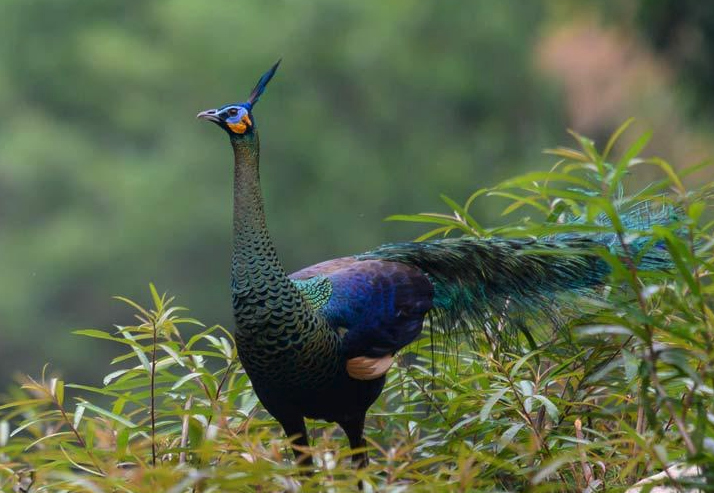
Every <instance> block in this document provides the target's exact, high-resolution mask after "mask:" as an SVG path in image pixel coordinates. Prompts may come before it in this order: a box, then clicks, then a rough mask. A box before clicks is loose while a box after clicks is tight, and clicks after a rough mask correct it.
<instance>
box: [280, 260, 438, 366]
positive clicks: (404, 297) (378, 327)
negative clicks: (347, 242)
mask: <svg viewBox="0 0 714 493" xmlns="http://www.w3.org/2000/svg"><path fill="white" fill-rule="evenodd" d="M315 276H322V277H327V278H328V279H329V280H330V282H331V284H332V295H331V296H330V299H329V301H328V302H327V304H325V305H324V306H323V307H322V308H321V309H320V312H321V313H322V314H323V315H324V316H325V318H326V319H327V320H328V322H329V323H330V325H331V326H332V327H333V328H335V329H338V328H340V327H344V328H346V329H347V333H346V334H345V336H344V339H343V343H344V347H345V351H346V356H347V357H348V358H352V357H355V356H370V357H379V356H384V355H385V354H393V353H394V352H395V351H397V350H398V349H400V348H402V347H404V346H406V345H407V344H409V343H410V342H412V341H413V340H414V339H415V338H416V337H417V336H418V335H419V333H420V332H421V329H422V325H423V322H424V316H425V314H426V313H427V312H428V311H429V310H430V309H431V308H432V306H433V303H432V299H433V295H434V289H433V287H432V285H431V282H430V281H429V279H428V278H427V277H426V275H424V274H423V273H422V272H421V271H420V270H419V269H417V268H416V267H412V266H409V265H406V264H402V263H399V262H389V261H384V260H356V259H355V258H353V257H343V258H338V259H334V260H328V261H326V262H322V263H319V264H316V265H313V266H310V267H307V268H305V269H302V270H300V271H298V272H295V273H294V274H292V275H291V276H290V277H291V278H293V279H310V278H312V277H315Z"/></svg>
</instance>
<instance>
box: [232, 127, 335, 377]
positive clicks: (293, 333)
mask: <svg viewBox="0 0 714 493" xmlns="http://www.w3.org/2000/svg"><path fill="white" fill-rule="evenodd" d="M231 143H232V145H233V151H234V153H235V186H234V187H235V191H234V194H235V195H234V211H233V212H234V216H233V228H234V240H233V241H234V245H233V248H234V250H233V266H232V294H233V315H234V317H235V321H236V345H237V348H238V356H239V357H240V360H241V363H242V364H243V367H244V368H245V369H246V371H247V372H248V375H249V376H250V377H251V380H252V381H253V383H254V385H258V384H260V385H272V386H273V387H275V388H280V389H285V390H289V389H293V390H294V389H295V388H313V387H314V388H319V387H320V386H324V385H326V382H329V381H331V379H333V378H334V376H335V375H337V374H339V368H341V366H340V363H339V362H340V358H339V355H340V354H341V353H340V342H339V336H338V335H337V333H336V332H335V331H333V330H332V329H331V328H330V327H329V326H328V325H327V324H326V322H325V320H324V319H323V318H322V317H319V316H318V315H317V313H316V312H315V311H314V310H313V309H312V308H311V307H310V305H309V304H308V302H307V301H306V300H305V299H304V297H303V296H302V295H301V294H300V291H298V289H297V287H296V286H295V284H294V283H293V282H292V281H291V280H290V278H288V276H287V274H286V273H285V270H284V269H283V266H282V265H281V263H280V261H279V260H278V257H277V254H276V252H275V247H274V246H273V242H272V241H271V239H270V235H269V234H268V230H267V227H266V224H265V212H264V210H263V198H262V194H261V191H260V178H259V173H258V161H259V156H260V146H259V142H258V136H257V134H255V133H251V134H250V135H246V136H243V137H240V138H236V139H232V140H231ZM307 348H310V349H309V350H308V349H307ZM316 361H318V362H319V363H315V362H316Z"/></svg>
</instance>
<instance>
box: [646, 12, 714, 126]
mask: <svg viewBox="0 0 714 493" xmlns="http://www.w3.org/2000/svg"><path fill="white" fill-rule="evenodd" d="M636 19H637V24H638V26H639V28H640V30H641V31H642V32H643V33H644V36H645V38H646V39H647V40H648V41H649V42H650V43H651V45H652V46H653V47H654V48H655V49H656V50H657V51H658V52H660V53H661V54H663V55H664V56H666V57H667V59H668V60H669V62H670V63H671V65H672V67H673V68H674V69H675V70H676V71H677V74H678V78H679V79H680V80H681V81H682V83H683V84H685V85H686V86H687V87H688V88H689V89H690V91H691V93H692V94H691V95H692V98H691V101H690V109H691V110H692V112H693V113H694V114H695V115H698V116H702V115H704V114H708V115H709V116H710V117H711V116H714V93H713V92H712V90H711V88H712V85H714V3H712V2H702V1H697V0H650V1H647V2H639V9H638V11H637V16H636Z"/></svg>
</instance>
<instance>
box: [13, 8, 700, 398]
mask: <svg viewBox="0 0 714 493" xmlns="http://www.w3.org/2000/svg"><path fill="white" fill-rule="evenodd" d="M279 57H282V58H283V64H282V66H281V68H280V71H279V72H278V75H277V77H276V78H275V79H274V80H273V82H272V83H271V85H270V87H269V88H268V90H267V92H266V94H265V96H264V97H263V99H262V100H261V103H260V105H259V106H258V107H257V110H256V112H255V115H256V118H257V119H258V121H259V125H260V128H261V140H262V147H263V156H262V167H261V171H262V177H263V187H264V192H265V197H266V210H267V214H268V220H269V226H270V228H271V230H272V232H273V236H274V239H275V242H276V244H277V247H278V251H279V253H280V255H281V256H282V258H283V260H284V263H285V265H286V267H287V268H288V269H289V270H295V269H298V268H300V267H302V266H304V265H307V264H310V263H314V262H317V261H320V260H324V259H327V258H331V257H336V256H340V255H345V254H350V253H354V252H359V251H363V250H366V249H369V248H371V247H374V246H376V245H378V244H380V243H383V242H387V241H393V240H404V239H410V238H413V237H414V236H416V235H417V233H418V231H419V229H418V228H415V227H414V226H412V225H407V224H399V223H388V222H384V221H383V219H384V218H385V217H386V216H388V215H390V214H394V213H412V212H419V211H425V210H442V211H444V210H445V207H444V206H443V204H441V203H440V201H439V194H440V193H445V194H447V195H449V196H450V197H452V198H454V199H455V200H457V201H459V202H461V201H463V200H464V199H465V198H466V197H467V196H468V195H469V194H470V193H471V192H472V191H473V190H474V189H476V188H478V187H480V186H485V185H493V184H495V183H496V182H497V181H498V180H500V179H503V178H506V177H508V176H510V175H513V174H515V173H519V172H523V171H525V170H545V169H547V167H548V166H549V165H550V164H552V162H553V159H552V158H549V157H548V156H544V155H543V154H541V152H540V151H541V150H542V149H543V148H545V147H548V146H554V145H558V144H566V143H568V142H569V137H568V136H567V134H566V129H567V128H572V129H574V130H577V131H578V132H581V133H584V134H587V135H589V136H591V137H593V138H595V140H596V141H597V142H598V143H600V144H602V143H603V141H604V140H605V139H606V138H607V136H608V135H609V133H610V132H612V131H613V130H614V129H615V128H616V127H617V126H618V125H619V124H620V123H622V122H623V121H624V120H625V119H627V118H628V117H630V116H634V117H636V118H637V124H636V126H637V128H639V129H652V130H653V131H654V139H653V142H652V144H651V145H650V147H649V150H648V152H649V153H650V154H656V155H659V156H662V157H664V158H666V159H669V160H671V161H672V163H673V164H674V165H675V166H680V167H681V166H685V165H690V164H694V163H695V162H697V161H699V160H702V159H704V158H706V157H708V156H712V155H714V152H713V151H714V139H713V137H714V125H713V123H714V122H713V121H712V116H713V115H714V92H713V90H712V87H714V3H712V2H702V1H700V0H691V1H690V0H649V1H641V2H640V1H636V0H629V1H624V0H612V1H605V0H603V1H601V2H581V1H565V0H547V1H546V0H543V1H529V2H523V1H521V0H500V1H498V2H493V1H486V0H483V1H470V2H437V1H423V0H397V1H391V2H364V1H340V2H336V1H334V0H314V1H311V2H305V1H298V0H283V1H277V0H271V1H263V2H234V1H229V0H222V1H218V0H213V1H211V2H195V1H192V0H157V1H152V2H126V1H123V0H111V1H107V0H105V1H102V2H86V1H84V0H64V1H62V2H57V1H52V0H43V1H36V0H3V2H2V15H0V388H2V387H3V386H4V385H5V384H6V383H7V382H8V381H9V380H10V379H11V378H12V377H13V375H14V374H16V373H30V374H37V373H38V372H39V371H40V369H41V368H42V365H43V364H44V363H45V362H51V363H52V368H53V369H54V371H56V372H59V373H62V374H64V375H65V376H66V377H68V378H71V379H77V380H80V381H84V382H94V381H96V380H97V378H98V377H99V375H102V374H103V373H104V372H105V370H106V368H107V365H108V363H107V361H108V359H109V358H108V357H109V356H111V355H110V354H108V353H107V351H108V349H109V345H108V346H104V345H102V344H101V343H92V342H91V340H89V339H88V338H80V337H77V336H73V335H71V334H70V331H71V329H73V328H88V327H101V328H107V327H110V326H111V325H112V324H127V323H129V322H131V312H130V310H128V309H127V308H126V307H125V306H124V305H122V304H120V303H119V302H116V301H113V300H112V296H113V295H118V294H121V295H125V296H128V297H131V298H134V299H137V300H138V301H141V302H148V289H147V285H148V283H149V282H150V281H151V282H154V283H155V284H156V285H157V286H158V288H159V289H160V290H168V291H169V292H170V293H171V294H173V295H175V296H177V298H178V301H179V304H183V305H186V306H189V307H190V308H191V314H192V315H194V316H195V317H197V318H199V319H201V320H203V321H204V322H206V323H208V324H214V323H220V324H222V325H225V326H226V327H232V321H231V316H230V302H229V299H230V298H229V283H228V280H229V269H228V266H229V257H230V243H231V242H230V239H231V217H230V214H231V186H232V182H231V179H232V176H231V164H232V161H231V154H230V149H229V146H228V145H227V142H226V138H225V136H224V135H223V134H222V133H221V132H220V131H219V130H218V129H217V128H214V127H213V126H210V125H208V124H206V123H200V122H197V121H196V120H195V119H194V115H195V114H196V113H197V112H198V111H199V110H202V109H206V108H211V107H215V106H217V105H221V104H223V103H227V102H232V101H235V100H243V99H244V98H245V97H246V96H247V94H248V93H249V91H250V90H251V89H252V87H253V85H254V83H255V82H256V80H257V78H258V76H259V75H260V74H261V73H262V72H263V71H264V70H266V69H267V68H268V67H269V66H270V65H271V64H272V63H273V62H274V61H275V60H276V59H277V58H279ZM635 133H636V132H635ZM633 137H634V136H633ZM488 203H489V202H486V203H485V206H482V207H481V208H480V209H479V210H477V211H475V213H476V216H477V218H478V219H480V220H481V221H484V222H486V223H489V224H493V223H494V222H497V221H502V219H501V218H499V217H498V208H497V207H493V208H491V207H488ZM480 204H481V203H480ZM92 344H95V345H92Z"/></svg>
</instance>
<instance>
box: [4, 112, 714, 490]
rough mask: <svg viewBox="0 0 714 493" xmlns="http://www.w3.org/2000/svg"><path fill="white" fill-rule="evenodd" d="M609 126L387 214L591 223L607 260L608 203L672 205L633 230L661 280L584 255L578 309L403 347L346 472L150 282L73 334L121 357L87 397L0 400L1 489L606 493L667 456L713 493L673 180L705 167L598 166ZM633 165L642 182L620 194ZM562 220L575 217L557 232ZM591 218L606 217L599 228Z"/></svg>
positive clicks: (695, 263)
mask: <svg viewBox="0 0 714 493" xmlns="http://www.w3.org/2000/svg"><path fill="white" fill-rule="evenodd" d="M626 127H627V124H626V125H623V127H621V128H620V129H619V130H618V131H617V132H616V133H615V134H614V136H613V137H612V138H611V139H610V141H609V142H608V143H607V145H606V146H605V148H604V149H603V150H602V151H597V150H596V149H595V147H594V145H593V143H592V142H591V141H590V140H588V139H587V138H584V137H582V136H580V135H577V134H574V137H575V138H576V141H577V146H576V147H577V148H575V149H571V148H565V147H559V148H556V149H553V150H550V151H549V152H550V153H551V154H553V155H555V156H556V157H557V158H558V159H559V161H558V162H557V164H556V165H555V166H553V168H552V169H551V171H550V172H534V173H528V174H526V175H522V176H518V177H516V178H512V179H509V180H506V181H504V182H501V183H500V184H499V185H497V186H495V187H493V188H484V189H481V190H478V191H476V192H475V193H474V194H473V195H472V196H471V197H470V198H469V199H468V200H467V201H466V203H465V204H463V205H461V204H458V203H456V202H455V201H453V200H451V199H449V198H448V197H443V198H444V201H445V203H446V204H447V205H448V207H449V208H450V209H451V212H450V213H449V214H419V215H414V216H394V217H392V219H396V220H409V221H417V222H423V223H429V224H433V225H436V229H434V230H432V231H430V232H428V233H426V234H425V235H423V236H422V238H425V237H428V236H433V235H447V234H473V235H481V236H490V235H499V236H521V237H522V236H527V235H534V236H541V235H550V234H556V233H558V234H563V233H567V232H571V231H572V232H574V231H577V232H581V233H582V232H590V233H592V234H599V233H602V232H603V231H604V230H607V231H611V232H615V233H616V234H617V238H618V240H619V245H617V246H616V248H613V251H616V250H617V251H625V252H627V251H628V248H627V245H629V244H631V243H632V242H634V241H637V240H638V236H639V237H640V239H641V236H642V233H638V232H635V231H629V230H627V229H626V228H625V226H623V224H622V222H621V220H620V217H621V213H622V212H623V211H626V210H632V209H633V208H639V209H638V210H641V211H642V213H643V217H645V215H646V213H647V211H645V207H649V208H650V211H655V212H656V211H658V210H663V211H668V210H671V209H670V208H671V206H674V207H675V208H676V209H677V210H679V211H681V212H680V214H679V215H678V216H679V217H678V220H676V221H675V222H674V223H673V224H672V225H671V227H663V226H655V227H653V228H652V229H651V231H648V232H647V233H646V234H647V235H648V236H650V235H651V238H652V240H651V241H649V247H650V248H660V247H664V248H666V249H667V251H668V252H669V253H670V255H671V256H672V260H673V268H672V269H671V270H669V271H667V272H642V271H640V270H638V268H637V259H636V258H630V256H628V255H624V256H619V257H618V256H615V255H613V254H611V252H610V251H609V250H608V249H605V248H603V249H602V251H599V252H597V254H598V255H600V256H602V258H603V259H604V260H606V261H607V262H608V263H609V265H610V266H611V268H612V274H611V279H610V281H611V282H610V283H609V286H608V287H607V288H605V289H603V290H602V291H601V292H600V293H599V296H598V297H597V299H593V300H588V301H587V303H585V302H584V301H583V300H578V304H577V307H576V308H577V309H575V310H572V311H573V314H572V315H573V317H572V318H571V320H570V322H569V323H568V324H566V325H565V326H562V327H559V328H558V330H554V329H553V328H552V327H540V328H539V330H537V331H536V332H535V336H534V337H525V336H524V335H523V334H513V335H512V337H510V338H507V339H506V340H500V341H499V340H495V339H492V338H487V337H484V338H483V339H480V340H477V341H473V346H475V347H472V346H470V345H467V343H465V342H464V343H463V344H462V345H460V346H459V347H458V348H456V349H458V350H457V351H453V349H454V348H451V347H449V348H448V351H447V347H446V346H445V345H444V344H445V343H443V342H441V341H439V340H438V339H437V340H435V341H429V339H428V338H427V339H425V340H422V341H420V342H418V343H415V344H414V345H413V346H412V347H410V351H409V352H408V353H406V354H404V355H402V356H401V359H400V363H399V365H398V367H396V368H394V369H393V370H392V371H391V372H390V375H389V381H388V384H387V386H386V389H385V392H384V393H383V394H382V396H381V398H380V399H379V401H378V402H377V403H376V404H375V406H374V407H373V408H372V413H371V415H370V417H369V419H368V426H367V436H368V441H369V445H370V453H371V457H372V463H371V464H370V466H369V467H368V468H367V469H365V470H362V471H354V470H352V469H351V467H350V465H349V460H346V456H347V455H348V454H349V450H348V448H347V446H346V443H345V440H344V439H343V437H341V436H338V435H337V432H336V430H335V427H334V426H331V425H326V424H322V425H319V424H318V423H315V424H314V425H317V432H316V433H315V434H314V435H315V436H314V437H313V438H314V440H313V445H314V449H313V453H314V454H315V456H316V458H317V459H318V466H317V472H316V473H315V474H314V475H307V471H305V470H300V469H299V468H298V467H296V466H295V465H293V464H292V462H291V461H290V460H289V459H288V457H289V454H288V453H287V444H288V442H287V440H286V439H284V438H283V437H282V436H281V434H280V429H279V427H278V426H277V425H276V423H274V422H273V421H272V420H270V419H269V417H268V416H267V415H266V414H265V412H264V411H263V410H261V408H260V405H259V404H258V403H257V401H256V398H255V396H254V395H253V393H252V392H251V388H250V382H249V381H248V379H247V377H246V375H245V374H244V373H243V371H242V370H241V368H240V365H239V363H238V362H237V361H236V358H235V347H234V345H233V342H232V341H233V338H232V336H231V331H230V330H226V329H225V328H223V327H221V326H218V325H214V326H211V327H206V326H204V325H203V324H201V323H200V322H198V321H196V320H194V319H192V318H189V317H188V315H186V311H185V310H184V309H182V308H179V307H178V306H177V305H176V304H175V302H174V300H173V299H172V298H171V297H169V296H168V295H165V294H164V295H160V294H159V293H158V292H157V290H156V289H155V288H154V287H153V285H152V286H151V303H150V307H144V306H141V305H139V304H138V303H136V302H134V301H131V300H128V299H125V298H119V300H120V301H122V302H124V303H126V304H128V305H129V306H130V307H131V308H132V310H133V311H135V312H136V318H137V321H138V322H137V323H136V325H132V326H117V327H116V328H115V329H113V330H96V329H87V330H79V331H75V334H78V335H81V336H84V337H90V338H95V339H99V340H102V341H108V342H110V343H111V344H113V345H116V346H120V347H122V348H123V349H124V354H121V355H120V356H118V357H116V358H115V359H114V360H113V361H112V363H113V364H114V365H116V366H117V368H118V369H117V370H116V371H113V372H112V373H110V374H108V375H107V376H106V377H104V382H103V386H98V387H93V386H89V385H85V384H74V383H68V382H64V381H62V380H60V379H58V378H54V377H52V376H51V371H50V370H48V369H45V370H43V372H42V375H40V376H39V377H38V378H29V377H27V378H25V379H24V380H23V382H22V386H21V388H20V387H17V388H13V389H11V390H10V391H9V394H8V395H6V396H4V397H3V400H4V402H3V403H2V404H0V489H2V490H3V491H5V490H7V491H10V490H12V491H25V492H29V491H33V492H34V491H37V492H39V491H72V492H100V491H102V492H103V491H117V492H120V491H125V492H135V493H139V492H155V491H166V492H172V493H183V492H199V491H201V492H210V491H296V490H297V489H298V487H299V486H298V484H300V485H302V488H303V490H302V491H325V490H327V491H343V490H344V491H350V490H351V491H354V490H356V487H357V483H358V481H359V480H361V481H363V483H364V485H365V487H366V488H368V489H369V488H372V489H375V490H379V491H388V492H400V491H438V490H439V489H442V490H444V491H494V490H495V491H522V490H528V491H574V490H578V491H618V490H624V489H625V487H626V486H628V485H631V484H633V483H634V482H636V480H638V479H640V478H642V477H644V476H647V475H649V474H650V473H652V472H653V471H659V470H662V469H663V468H665V467H666V466H667V465H671V464H674V463H686V464H696V465H700V466H701V467H702V471H703V477H702V478H695V479H687V480H678V481H677V486H678V487H679V488H683V487H685V486H687V485H688V484H697V485H699V487H700V488H701V489H703V490H706V491H714V486H713V485H714V470H712V468H711V464H714V418H713V416H714V391H713V390H712V389H714V312H713V311H712V306H713V302H714V286H713V285H712V283H711V279H710V271H711V269H712V266H711V262H712V248H714V233H713V232H712V228H713V227H714V222H706V220H705V218H706V216H707V214H706V208H707V207H708V206H709V201H708V198H709V196H710V193H711V189H712V186H714V184H711V183H710V184H707V185H704V186H702V187H700V188H699V189H697V190H687V189H685V187H684V185H683V184H682V180H683V179H684V178H685V177H687V176H693V175H694V174H696V173H697V172H699V171H701V170H702V169H703V168H704V167H705V166H706V164H707V163H702V164H700V165H698V166H694V167H691V168H687V169H685V170H683V171H680V172H675V171H674V170H673V168H672V167H671V166H670V165H669V164H668V163H667V162H665V161H664V160H661V159H658V158H648V159H644V158H640V157H638V155H639V154H640V152H641V151H642V149H643V148H644V147H645V145H646V144H647V141H648V139H649V135H648V134H645V135H643V136H641V137H639V138H638V139H636V140H635V141H634V143H633V144H632V145H631V146H630V147H629V148H627V149H626V150H625V152H624V153H623V154H622V156H621V157H620V158H619V159H615V158H614V156H613V152H612V150H613V148H614V144H615V141H616V140H617V139H618V138H619V136H620V135H621V134H622V133H623V132H624V130H625V128H626ZM643 167H645V168H646V167H653V168H655V169H656V170H658V172H659V174H660V177H661V179H660V180H659V181H657V182H655V183H653V184H652V185H651V186H648V187H647V188H646V189H645V190H640V191H638V192H637V193H633V194H626V193H624V191H623V190H624V189H625V187H624V183H623V182H624V181H627V180H630V179H631V178H632V176H634V177H636V176H637V174H638V173H639V170H640V168H643ZM487 197H501V198H506V199H508V202H509V203H508V205H507V207H506V208H505V209H504V210H503V213H504V215H506V216H509V217H510V216H514V217H515V216H516V215H519V214H520V216H519V217H518V218H517V219H515V220H513V221H512V222H510V223H508V224H506V225H503V226H500V227H497V228H487V227H484V226H482V225H480V224H479V223H478V222H477V221H476V219H475V218H474V217H473V216H472V215H471V213H470V210H471V208H472V206H473V205H474V204H475V203H476V202H478V201H484V200H486V198H487ZM488 200H490V202H489V203H492V202H493V201H494V200H497V199H488ZM644 201H649V205H648V206H644V205H643V204H644ZM658 208H662V209H658ZM528 214H532V215H533V216H534V217H535V218H531V217H530V216H529V215H528ZM566 216H570V217H573V216H575V217H578V218H580V219H579V221H577V222H576V223H571V224H568V223H566V222H564V221H563V218H564V217H566ZM602 217H607V218H608V219H609V222H610V224H611V226H609V227H607V228H605V227H603V226H601V225H598V224H602V221H598V222H596V218H602ZM662 245H663V246H662ZM574 307H575V305H574ZM85 371H90V368H86V369H85ZM311 427H312V426H311ZM706 479H708V481H709V483H708V484H704V481H705V480H706Z"/></svg>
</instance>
